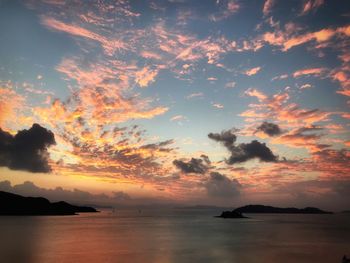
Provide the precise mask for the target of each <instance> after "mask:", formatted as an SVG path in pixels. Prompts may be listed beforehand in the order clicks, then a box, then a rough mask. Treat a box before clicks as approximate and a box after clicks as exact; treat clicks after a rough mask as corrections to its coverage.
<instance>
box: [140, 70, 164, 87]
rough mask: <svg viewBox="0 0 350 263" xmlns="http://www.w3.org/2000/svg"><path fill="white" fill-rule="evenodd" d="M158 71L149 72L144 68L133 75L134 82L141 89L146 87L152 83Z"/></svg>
mask: <svg viewBox="0 0 350 263" xmlns="http://www.w3.org/2000/svg"><path fill="white" fill-rule="evenodd" d="M157 74H158V70H151V69H150V68H149V67H144V68H143V69H141V70H140V71H137V72H136V73H135V81H136V83H137V84H139V86H140V87H141V88H144V87H147V86H148V85H149V84H150V83H151V82H154V80H155V77H156V76H157Z"/></svg>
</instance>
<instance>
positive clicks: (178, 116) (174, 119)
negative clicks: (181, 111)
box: [170, 115, 187, 121]
mask: <svg viewBox="0 0 350 263" xmlns="http://www.w3.org/2000/svg"><path fill="white" fill-rule="evenodd" d="M186 119H187V118H186V117H185V116H183V115H176V116H174V117H172V118H171V119H170V121H182V120H186Z"/></svg>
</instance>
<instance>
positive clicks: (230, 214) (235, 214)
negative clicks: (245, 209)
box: [216, 210, 248, 218]
mask: <svg viewBox="0 0 350 263" xmlns="http://www.w3.org/2000/svg"><path fill="white" fill-rule="evenodd" d="M216 217H221V218H248V217H245V216H244V215H242V213H240V212H237V211H235V210H233V211H224V212H222V213H221V215H219V216H216Z"/></svg>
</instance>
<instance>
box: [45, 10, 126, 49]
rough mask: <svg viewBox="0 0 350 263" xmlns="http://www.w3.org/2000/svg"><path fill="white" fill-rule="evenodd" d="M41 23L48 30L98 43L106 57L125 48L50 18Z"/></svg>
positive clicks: (100, 36) (117, 41) (98, 35)
mask: <svg viewBox="0 0 350 263" xmlns="http://www.w3.org/2000/svg"><path fill="white" fill-rule="evenodd" d="M42 23H43V25H45V26H47V27H48V28H50V29H54V30H57V31H62V32H65V33H68V34H70V35H73V36H77V37H83V38H86V39H90V40H94V41H96V42H99V43H100V44H101V46H102V47H103V49H104V51H105V53H106V54H107V55H113V54H114V52H115V51H116V50H120V49H126V48H127V44H126V43H124V42H123V41H121V40H118V39H108V38H107V37H105V36H102V35H100V34H97V33H94V32H92V31H90V30H87V29H85V28H83V27H80V26H78V25H73V24H68V23H65V22H63V21H59V20H57V19H55V18H52V17H45V16H44V17H42Z"/></svg>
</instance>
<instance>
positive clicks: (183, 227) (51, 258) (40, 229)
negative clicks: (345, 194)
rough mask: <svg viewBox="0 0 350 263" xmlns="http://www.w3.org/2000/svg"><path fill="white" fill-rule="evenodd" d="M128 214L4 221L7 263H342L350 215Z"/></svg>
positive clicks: (2, 254) (0, 234)
mask: <svg viewBox="0 0 350 263" xmlns="http://www.w3.org/2000/svg"><path fill="white" fill-rule="evenodd" d="M221 211H222V210H219V209H202V208H201V209H194V208H191V209H189V208H168V209H148V208H145V209H139V208H128V209H118V210H110V209H105V210H103V211H101V212H100V213H83V214H80V215H76V216H1V217H0V262H1V263H17V262H20V263H21V262H23V263H50V262H55V263H56V262H60V263H66V262H74V263H79V262H84V263H87V262H128V263H129V262H131V263H133V262H142V263H147V262H159V263H164V262H194V263H202V262H230V263H232V262H237V263H245V262H249V263H255V262H256V263H274V262H276V263H277V262H278V263H287V262H293V263H294V262H297V263H302V262H308V263H310V262H312V263H316V262H317V263H326V262H327V263H341V262H342V258H343V256H344V255H347V256H348V258H350V214H341V213H337V214H331V215H327V214H325V215H305V214H303V215H302V214H301V215H296V214H294V215H293V214H248V216H249V219H223V218H216V217H214V216H216V215H219V214H220V213H221Z"/></svg>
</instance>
